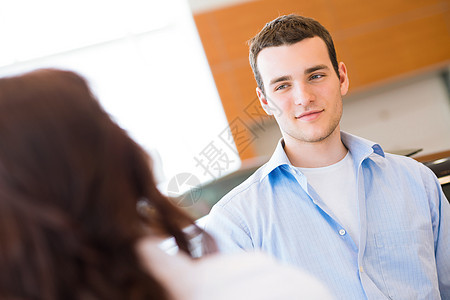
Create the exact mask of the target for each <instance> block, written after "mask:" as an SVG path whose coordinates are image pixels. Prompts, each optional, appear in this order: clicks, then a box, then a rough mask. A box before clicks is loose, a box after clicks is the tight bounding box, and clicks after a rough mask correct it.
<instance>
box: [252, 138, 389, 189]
mask: <svg viewBox="0 0 450 300" xmlns="http://www.w3.org/2000/svg"><path fill="white" fill-rule="evenodd" d="M341 140H342V142H343V143H344V145H345V146H346V147H347V149H349V151H350V152H351V153H352V156H353V160H355V161H358V162H361V161H363V160H364V159H366V158H367V157H369V156H370V155H371V154H373V153H374V154H377V155H379V156H381V157H385V155H384V151H383V149H382V148H381V146H380V145H379V144H376V143H374V142H371V141H369V140H366V139H364V138H361V137H357V136H355V135H352V134H350V133H346V132H343V131H341ZM281 166H292V164H291V162H290V161H289V158H288V157H287V155H286V152H285V151H284V140H283V139H280V140H279V142H278V144H277V147H276V148H275V151H274V153H273V155H272V157H271V158H270V160H269V161H268V162H267V163H266V164H265V165H264V166H263V170H262V173H261V177H260V180H263V179H264V178H265V177H266V176H267V175H269V174H270V173H271V172H272V171H273V170H275V169H276V168H278V167H281Z"/></svg>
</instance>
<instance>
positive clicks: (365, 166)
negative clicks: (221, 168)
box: [206, 15, 450, 299]
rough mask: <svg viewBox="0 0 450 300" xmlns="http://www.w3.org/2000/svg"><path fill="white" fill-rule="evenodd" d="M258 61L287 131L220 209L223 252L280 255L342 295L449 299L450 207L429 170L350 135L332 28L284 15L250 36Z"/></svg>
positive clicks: (210, 224)
mask: <svg viewBox="0 0 450 300" xmlns="http://www.w3.org/2000/svg"><path fill="white" fill-rule="evenodd" d="M250 64H251V66H252V69H253V72H254V75H255V78H256V81H257V85H258V87H257V88H256V93H257V95H258V97H259V99H260V102H261V105H262V106H263V108H264V109H265V111H266V112H267V113H268V114H272V113H273V112H276V113H273V114H274V116H275V119H276V121H277V123H278V125H279V127H280V130H281V132H282V136H283V138H282V140H281V141H280V142H279V144H278V146H277V148H276V150H275V152H274V154H273V156H272V158H271V159H270V160H269V161H268V162H267V163H266V164H265V165H263V166H262V167H261V168H260V169H258V170H257V171H256V172H255V173H254V174H253V175H252V176H251V177H250V178H249V179H247V180H246V181H245V182H244V183H242V184H241V185H240V186H238V187H237V188H235V189H234V190H233V191H231V192H230V193H229V194H228V195H226V196H225V197H224V198H223V199H221V200H220V201H219V202H218V203H217V204H216V205H215V206H214V208H213V209H212V211H211V213H210V215H209V217H208V221H207V224H206V230H207V231H209V232H210V233H211V234H212V235H213V236H214V237H215V238H216V240H217V242H218V245H219V248H220V249H221V250H222V251H224V252H233V251H240V250H247V251H248V250H254V249H258V250H262V251H265V252H269V253H271V254H272V255H274V256H275V257H277V258H279V259H281V260H282V261H284V262H288V263H291V264H293V265H296V266H298V267H300V268H302V269H305V270H308V271H309V272H311V273H312V274H314V275H315V276H316V277H317V278H319V279H321V280H322V281H323V282H324V283H325V284H326V285H327V286H328V288H329V289H330V290H331V291H332V292H333V293H334V295H335V296H336V297H337V298H338V299H366V298H368V299H440V297H442V298H443V299H450V206H449V203H448V201H447V199H446V198H445V196H444V194H443V192H442V189H441V187H440V185H439V182H438V181H437V179H436V177H435V176H434V174H433V173H432V172H431V170H429V169H428V168H427V167H425V166H423V165H422V164H420V163H418V162H416V161H414V160H413V159H411V158H407V157H401V156H396V155H392V154H388V153H384V152H383V150H382V148H381V147H380V145H378V144H375V143H373V142H370V141H368V140H365V139H362V138H359V137H356V136H353V135H350V134H348V133H345V132H341V131H340V128H339V122H340V119H341V115H342V96H343V95H345V94H346V93H347V90H348V86H349V80H348V76H347V69H346V67H345V65H344V63H342V62H341V63H338V62H337V60H336V53H335V49H334V45H333V41H332V39H331V36H330V35H329V33H328V31H327V30H326V29H325V28H324V27H323V26H322V25H320V24H319V23H318V22H317V21H315V20H313V19H310V18H305V17H301V16H296V15H288V16H282V17H279V18H277V19H275V20H273V21H272V22H270V23H268V24H266V26H265V27H264V28H263V29H262V31H261V32H260V33H258V34H257V35H256V36H255V37H254V38H253V39H252V40H251V41H250ZM280 112H281V113H280Z"/></svg>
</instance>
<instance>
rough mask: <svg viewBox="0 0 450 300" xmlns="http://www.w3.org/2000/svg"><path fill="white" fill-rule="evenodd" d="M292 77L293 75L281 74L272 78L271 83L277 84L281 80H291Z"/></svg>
mask: <svg viewBox="0 0 450 300" xmlns="http://www.w3.org/2000/svg"><path fill="white" fill-rule="evenodd" d="M291 79H292V77H291V76H280V77H276V78H274V79H272V80H271V81H270V82H269V85H272V84H275V83H277V82H280V81H287V80H291Z"/></svg>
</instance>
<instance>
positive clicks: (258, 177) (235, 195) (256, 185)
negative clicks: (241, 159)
mask: <svg viewBox="0 0 450 300" xmlns="http://www.w3.org/2000/svg"><path fill="white" fill-rule="evenodd" d="M265 167H266V164H264V165H262V166H261V167H259V168H258V169H257V170H256V171H255V172H253V174H252V175H250V176H249V177H248V178H247V179H245V180H244V181H243V182H242V183H240V184H239V185H238V186H236V187H234V188H233V189H232V190H231V191H229V192H228V193H227V194H226V195H225V196H223V197H222V199H220V200H219V201H218V202H217V203H216V206H221V207H225V206H230V205H233V204H238V203H242V202H243V201H252V199H254V198H255V195H256V194H259V193H260V189H261V188H262V187H264V185H266V184H267V183H266V181H265V180H264V179H265V173H264V170H265Z"/></svg>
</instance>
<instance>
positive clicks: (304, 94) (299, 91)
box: [293, 83, 315, 106]
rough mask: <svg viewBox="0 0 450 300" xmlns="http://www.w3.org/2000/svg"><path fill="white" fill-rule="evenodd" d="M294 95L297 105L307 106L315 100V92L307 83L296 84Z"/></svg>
mask: <svg viewBox="0 0 450 300" xmlns="http://www.w3.org/2000/svg"><path fill="white" fill-rule="evenodd" d="M293 96H294V103H295V104H296V105H303V106H307V105H308V104H309V103H310V102H312V101H314V100H315V96H314V93H313V91H312V89H311V87H310V86H308V85H307V84H300V83H299V84H296V85H295V86H294V94H293Z"/></svg>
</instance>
